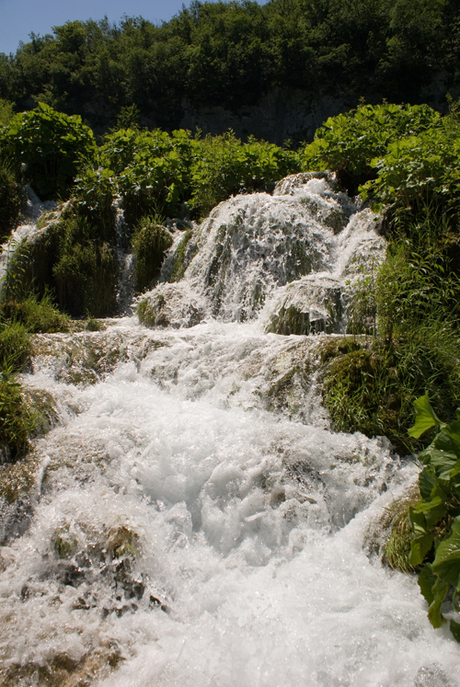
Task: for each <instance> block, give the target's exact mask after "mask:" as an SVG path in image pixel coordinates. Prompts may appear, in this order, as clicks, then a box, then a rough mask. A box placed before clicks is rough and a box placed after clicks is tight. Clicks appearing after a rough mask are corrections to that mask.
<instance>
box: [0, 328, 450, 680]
mask: <svg viewBox="0 0 460 687" xmlns="http://www.w3.org/2000/svg"><path fill="white" fill-rule="evenodd" d="M88 336H92V337H95V338H96V337H98V336H100V334H99V333H94V334H91V335H88ZM105 336H106V337H107V339H108V340H110V339H111V337H113V338H114V339H116V340H117V341H118V342H120V340H123V341H124V345H125V350H126V352H127V353H126V355H125V356H124V358H123V360H121V361H120V362H119V363H118V364H117V365H115V367H114V369H113V371H112V372H110V371H108V372H106V374H105V376H104V378H103V379H102V380H101V381H100V382H99V383H98V384H96V385H90V386H81V385H80V386H71V385H69V384H68V382H69V379H66V380H65V381H63V378H62V377H61V378H60V379H59V376H60V374H61V373H59V374H57V370H58V369H60V366H62V360H61V361H59V362H58V363H57V367H53V365H52V360H51V359H50V358H47V359H45V358H43V359H41V362H40V363H39V364H38V363H37V369H36V374H35V375H31V376H30V377H29V381H30V382H31V383H32V384H35V385H37V386H42V387H46V388H47V389H48V390H49V391H52V392H53V394H54V395H55V397H56V398H57V399H60V400H61V403H62V405H63V407H65V408H67V411H66V412H65V413H63V416H62V424H61V425H59V426H57V427H56V428H55V429H54V430H52V432H51V433H50V434H49V435H48V436H47V437H46V438H43V439H41V440H40V441H38V443H37V446H36V450H35V453H36V456H37V457H38V458H40V460H41V464H42V465H43V471H42V472H43V479H42V482H41V488H40V496H38V491H37V495H36V498H35V502H34V518H33V521H32V523H31V525H30V527H29V529H28V531H27V532H26V533H25V534H24V535H23V536H22V537H19V538H16V539H14V538H12V539H11V540H10V541H9V542H8V543H7V545H5V546H4V547H3V548H2V550H1V551H2V552H1V573H0V613H1V617H2V622H1V623H0V651H1V654H2V659H3V666H4V670H5V671H7V670H10V671H12V670H18V671H19V672H18V675H19V676H20V677H19V678H18V680H17V684H20V685H24V686H25V685H31V684H37V682H35V683H34V682H33V680H34V679H35V680H38V684H40V680H39V678H38V677H37V675H43V674H44V673H43V672H42V673H38V672H37V671H38V669H39V668H40V669H41V670H42V671H45V673H46V670H47V669H49V670H51V671H52V670H56V665H57V664H58V665H62V664H65V665H67V664H70V665H72V666H76V667H77V668H78V667H79V666H85V665H89V666H91V665H95V666H96V668H94V667H93V669H92V670H93V673H95V674H96V676H97V675H99V678H98V681H97V684H98V685H99V687H102V686H104V687H121V686H123V687H158V685H165V686H168V687H172V686H173V685H174V686H178V685H181V686H182V685H186V686H187V687H192V686H193V687H194V686H195V685H196V686H198V685H199V686H200V687H205V686H207V685H209V686H211V685H212V686H213V687H214V686H215V685H222V686H226V687H227V686H228V687H233V686H236V685H239V686H244V687H253V686H254V685H258V686H264V687H265V686H266V687H274V686H275V685H276V687H280V686H281V687H284V686H285V687H292V686H293V685H296V684H299V683H301V684H305V685H311V686H312V687H316V686H326V687H335V686H338V685H348V686H349V687H361V685H366V686H368V685H369V686H371V687H390V686H391V687H394V686H395V685H399V686H401V687H406V686H407V687H423V686H425V685H430V687H445V686H446V685H452V687H453V686H454V685H455V684H456V680H457V675H458V667H459V653H458V647H457V645H456V644H455V642H454V641H453V640H452V638H451V637H450V636H449V634H448V631H447V630H446V629H444V628H441V629H439V630H433V629H432V628H431V626H430V625H429V622H428V620H427V617H426V608H425V604H424V601H423V599H422V597H421V595H420V594H419V591H418V587H417V584H416V580H415V579H414V578H413V577H410V576H404V575H402V574H400V573H394V572H390V571H389V570H388V569H386V568H384V567H382V565H381V563H380V562H379V561H378V560H371V559H369V558H368V557H367V556H366V553H365V552H364V550H363V541H364V538H365V534H366V531H367V529H368V527H369V525H370V524H371V523H372V522H375V521H376V520H377V519H378V518H379V517H380V516H381V513H382V510H383V509H384V508H385V506H387V505H388V504H389V503H390V502H391V501H392V500H393V499H394V498H397V497H398V496H400V495H401V494H402V493H403V492H404V490H405V489H406V488H407V485H408V484H410V483H411V482H413V481H414V479H415V476H416V472H417V470H416V468H415V466H414V465H412V464H411V463H407V464H406V463H402V464H401V463H400V461H398V460H397V459H396V458H395V457H394V456H393V455H392V454H391V452H390V451H389V448H388V446H387V445H386V444H385V442H383V441H381V440H370V439H367V438H365V437H364V436H362V435H360V434H355V435H346V434H334V433H332V432H330V431H329V430H328V429H327V428H325V423H326V418H325V416H324V414H322V415H321V414H319V415H318V416H315V414H314V413H312V416H311V417H310V418H309V423H308V424H306V423H305V422H299V421H296V420H292V419H291V420H289V419H288V418H287V417H286V415H285V414H284V413H283V412H282V411H279V412H269V411H267V410H266V409H265V406H264V403H262V402H261V401H260V400H259V402H258V399H260V398H261V396H263V390H264V388H266V387H267V385H269V383H270V382H271V381H272V372H270V370H273V368H274V367H276V366H278V368H279V369H278V372H279V373H280V374H282V373H283V370H285V369H286V368H287V367H288V365H289V364H291V363H292V361H293V352H292V350H293V348H294V347H295V346H297V347H300V350H301V351H302V355H305V354H306V351H308V350H310V351H312V350H313V349H314V345H313V339H312V338H308V337H295V336H291V337H281V336H278V337H275V336H274V335H272V336H270V337H266V336H264V335H263V334H262V333H261V332H260V330H258V328H257V325H236V324H222V323H214V324H213V323H208V324H206V325H200V326H197V327H195V328H192V329H190V330H187V331H183V330H182V331H177V330H176V331H165V332H156V331H155V332H149V331H147V330H145V329H144V328H142V327H139V326H138V325H137V324H136V323H135V322H134V321H133V320H127V319H125V320H121V321H119V322H116V323H114V324H113V325H111V326H110V327H109V329H108V330H107V332H105ZM315 341H316V340H315ZM302 347H303V348H302ZM58 348H62V338H61V339H60V340H59V344H58ZM289 361H290V362H289ZM67 364H68V365H71V361H68V363H67ZM283 366H284V367H283ZM232 392H233V393H232ZM299 393H300V392H299ZM300 397H301V393H300V396H299V398H300ZM317 403H318V402H317ZM313 405H314V404H312V406H313ZM312 410H313V408H312ZM315 417H316V419H315ZM114 541H115V542H116V543H115V544H114V543H113V542H114ZM111 542H112V543H111ZM116 546H118V547H119V550H118V553H117V555H116V556H113V555H112V557H111V556H110V555H109V552H110V551H113V549H114V547H116ZM66 547H67V548H66ZM123 547H125V548H124V549H123ZM121 549H123V551H124V553H123V552H122V553H120V550H121ZM124 563H126V565H123V564H124ZM114 652H115V653H116V656H117V662H118V668H117V670H115V671H114V672H112V673H111V674H110V673H107V671H106V672H105V673H104V669H103V668H101V667H100V664H101V665H102V666H107V665H108V659H107V656H108V655H111V653H112V654H113V653H114ZM98 657H99V663H98V662H97V659H98ZM90 658H91V659H92V660H93V661H94V662H95V663H94V664H91V662H90ZM59 661H60V663H59ZM66 661H67V664H66V663H65V662H66ZM85 661H86V663H85ZM88 661H89V663H88ZM27 666H32V667H33V668H34V670H35V672H33V671H32V672H31V673H30V674H28V673H27V671H26V672H24V670H25V668H26V667H27ZM97 666H99V667H97ZM99 669H100V672H99V673H98V672H97V671H98V670H99ZM21 670H22V671H23V672H22V673H21V672H20V671H21ZM88 670H89V672H91V670H90V668H88ZM5 674H6V673H5ZM85 674H86V673H85ZM24 675H28V677H27V678H26V677H24ZM88 675H89V673H88ZM34 676H35V677H34ZM88 679H89V678H88ZM43 684H45V683H43Z"/></svg>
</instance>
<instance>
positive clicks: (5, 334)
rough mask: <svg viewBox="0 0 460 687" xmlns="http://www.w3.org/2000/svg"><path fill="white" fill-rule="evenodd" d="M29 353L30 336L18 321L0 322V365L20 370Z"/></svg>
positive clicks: (12, 369)
mask: <svg viewBox="0 0 460 687" xmlns="http://www.w3.org/2000/svg"><path fill="white" fill-rule="evenodd" d="M29 355H30V337H29V334H28V333H27V331H26V328H25V327H24V325H23V324H20V323H19V322H13V323H4V322H0V367H1V368H2V369H9V370H10V371H12V372H19V371H20V370H22V369H23V368H24V366H25V364H26V362H27V361H28V359H29Z"/></svg>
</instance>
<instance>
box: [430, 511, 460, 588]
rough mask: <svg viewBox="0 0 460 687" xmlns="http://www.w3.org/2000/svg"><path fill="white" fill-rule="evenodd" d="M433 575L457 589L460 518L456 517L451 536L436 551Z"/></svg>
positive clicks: (459, 571) (459, 574) (459, 572)
mask: <svg viewBox="0 0 460 687" xmlns="http://www.w3.org/2000/svg"><path fill="white" fill-rule="evenodd" d="M433 573H434V574H435V575H438V577H440V578H441V579H442V580H444V581H445V582H447V583H448V584H451V585H452V586H454V587H456V586H457V585H458V583H459V576H460V516H459V517H456V518H455V520H454V522H453V524H452V530H451V533H450V535H449V536H448V537H447V539H444V540H443V541H442V542H441V543H440V544H439V546H438V548H437V550H436V556H435V559H434V561H433Z"/></svg>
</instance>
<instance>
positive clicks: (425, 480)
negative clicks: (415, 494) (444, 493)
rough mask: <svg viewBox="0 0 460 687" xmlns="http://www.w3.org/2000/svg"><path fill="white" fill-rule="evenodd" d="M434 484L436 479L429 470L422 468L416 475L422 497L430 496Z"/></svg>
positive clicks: (426, 498) (428, 497)
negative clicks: (417, 475)
mask: <svg viewBox="0 0 460 687" xmlns="http://www.w3.org/2000/svg"><path fill="white" fill-rule="evenodd" d="M435 484H436V480H435V478H434V477H433V475H432V474H431V472H430V471H429V470H428V469H427V468H424V469H423V470H422V472H421V473H420V475H419V477H418V487H419V489H420V494H421V495H422V498H423V499H425V500H428V499H430V498H431V492H432V491H433V487H434V485H435Z"/></svg>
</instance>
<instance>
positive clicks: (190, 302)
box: [136, 282, 206, 328]
mask: <svg viewBox="0 0 460 687" xmlns="http://www.w3.org/2000/svg"><path fill="white" fill-rule="evenodd" d="M136 312H137V315H138V317H139V320H140V322H141V323H142V324H145V325H146V326H147V327H177V328H179V327H193V326H195V325H196V324H199V323H200V322H201V321H202V320H203V319H204V318H205V315H206V302H205V300H204V298H203V297H202V296H200V295H199V294H197V293H196V292H195V291H194V290H193V289H192V288H190V286H188V285H186V284H184V283H182V282H179V283H177V284H160V285H159V286H158V287H157V288H156V289H154V290H153V291H150V292H148V293H146V294H144V296H143V297H142V298H141V299H140V300H139V302H138V305H137V309H136Z"/></svg>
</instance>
